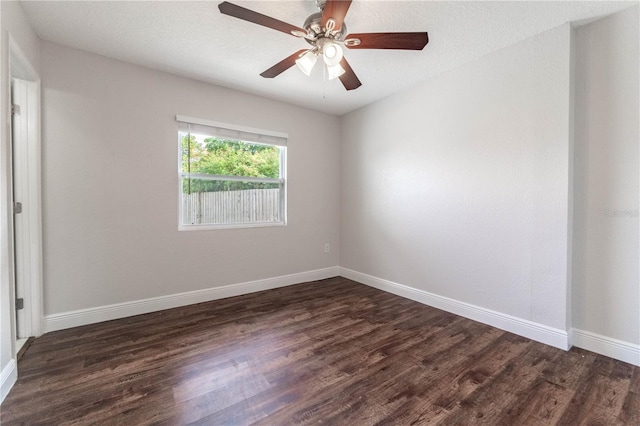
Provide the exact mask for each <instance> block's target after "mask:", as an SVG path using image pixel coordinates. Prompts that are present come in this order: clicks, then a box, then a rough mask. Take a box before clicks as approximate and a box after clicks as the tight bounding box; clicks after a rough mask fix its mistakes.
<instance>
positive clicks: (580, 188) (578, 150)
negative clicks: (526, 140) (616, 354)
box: [573, 6, 640, 364]
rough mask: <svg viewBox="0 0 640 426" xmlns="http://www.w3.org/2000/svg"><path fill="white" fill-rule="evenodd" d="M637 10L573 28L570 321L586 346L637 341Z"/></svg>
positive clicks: (639, 328)
mask: <svg viewBox="0 0 640 426" xmlns="http://www.w3.org/2000/svg"><path fill="white" fill-rule="evenodd" d="M638 13H639V8H638V7H637V6H636V7H634V8H631V9H627V10H626V11H623V12H620V13H618V14H615V15H612V16H610V17H608V18H605V19H602V20H599V21H596V22H594V23H592V24H590V25H586V26H584V27H580V28H578V29H576V139H575V155H576V157H575V172H576V173H575V221H574V224H575V228H574V270H573V274H574V282H573V319H574V323H573V324H574V327H575V328H576V329H578V330H580V332H581V333H582V334H584V333H586V334H587V335H586V336H581V339H582V340H584V339H587V342H582V343H583V344H585V343H587V344H589V339H590V338H593V337H594V336H593V334H595V335H600V336H606V337H608V338H613V339H618V340H621V341H623V342H628V343H632V344H636V345H638V344H640V293H639V288H638V287H639V282H640V277H639V275H638V259H639V257H640V253H639V250H638V235H639V232H638V231H639V229H638V209H639V208H640V205H639V200H638V195H639V191H640V188H639V179H640V176H639V174H638V170H639V169H640V164H639V158H638V156H639V152H638V141H639V140H640V134H639V131H638V120H639V117H640V111H639V109H638V104H639V103H640V99H639V96H638V91H639V87H638V79H639V76H638V68H639V66H640V64H639V62H638V51H639V49H640V47H639V45H638ZM595 337H597V336H595ZM590 348H591V347H590ZM592 349H594V350H597V348H592ZM636 359H637V361H636V363H638V364H640V354H638V356H637V358H636Z"/></svg>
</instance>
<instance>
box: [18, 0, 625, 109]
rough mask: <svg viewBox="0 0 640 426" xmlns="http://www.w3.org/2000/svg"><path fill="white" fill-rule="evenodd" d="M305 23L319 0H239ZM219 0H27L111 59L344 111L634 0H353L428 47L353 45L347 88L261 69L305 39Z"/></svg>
mask: <svg viewBox="0 0 640 426" xmlns="http://www.w3.org/2000/svg"><path fill="white" fill-rule="evenodd" d="M232 2H233V3H235V4H238V5H241V6H243V7H246V8H249V9H252V10H254V11H257V12H260V13H263V14H266V15H269V16H272V17H274V18H276V19H279V20H282V21H285V22H288V23H291V24H293V25H297V26H302V24H303V22H304V20H305V18H306V17H307V16H308V15H310V14H311V13H314V12H317V11H318V9H317V7H316V3H315V0H298V1H293V0H292V1H271V0H263V1H233V0H232ZM218 3H219V2H218V1H214V2H185V1H177V2H176V1H150V2H141V1H106V2H102V1H101V2H93V1H88V2H84V1H23V2H22V5H23V8H24V10H25V12H26V14H27V17H28V18H29V20H30V22H31V24H32V25H33V27H34V29H35V31H36V33H37V34H38V35H39V36H40V38H41V39H44V40H49V41H53V42H56V43H59V44H63V45H66V46H71V47H74V48H78V49H82V50H85V51H89V52H94V53H97V54H100V55H104V56H107V57H111V58H116V59H120V60H123V61H127V62H131V63H135V64H139V65H143V66H147V67H151V68H156V69H159V70H163V71H168V72H171V73H175V74H179V75H183V76H187V77H191V78H195V79H198V80H202V81H206V82H211V83H215V84H218V85H221V86H225V87H230V88H234V89H239V90H242V91H245V92H250V93H255V94H259V95H264V96H267V97H270V98H273V99H278V100H283V101H286V102H290V103H293V104H297V105H302V106H305V107H308V108H312V109H316V110H320V111H324V112H328V113H332V114H336V115H342V114H344V113H347V112H349V111H352V110H354V109H357V108H359V107H362V106H364V105H366V104H369V103H371V102H373V101H376V100H378V99H381V98H383V97H386V96H389V95H391V94H393V93H395V92H397V91H399V90H402V89H404V88H406V87H408V86H410V85H413V84H415V83H418V82H420V81H423V80H425V79H427V78H429V77H432V76H435V75H437V74H440V73H443V72H445V71H447V70H450V69H452V68H455V67H457V66H459V65H461V64H464V63H466V62H470V61H472V60H474V59H477V58H479V57H482V56H484V55H487V54H488V53H491V52H493V51H496V50H498V49H501V48H503V47H506V46H509V45H511V44H514V43H517V42H518V41H521V40H524V39H526V38H528V37H531V36H533V35H535V34H539V33H541V32H544V31H546V30H549V29H551V28H554V27H557V26H559V25H562V24H564V23H566V22H569V21H582V20H589V19H593V18H597V17H602V16H606V15H608V14H611V13H614V12H617V11H620V10H622V9H625V8H627V7H631V6H633V5H634V4H637V1H634V2H609V1H605V2H588V1H584V2H565V1H557V2H553V1H551V2H525V1H512V2H487V1H476V2H437V1H389V0H388V1H368V0H355V1H354V2H353V3H352V5H351V8H350V9H349V13H348V14H347V17H346V20H345V23H346V25H347V27H348V29H349V32H383V31H389V32H393V31H428V32H429V39H430V41H429V44H428V45H427V47H426V48H425V49H424V50H423V51H417V52H416V51H392V50H347V51H346V52H345V56H346V57H347V58H348V60H349V62H350V64H351V66H352V67H353V69H354V71H355V72H356V74H357V75H358V77H359V78H360V80H361V81H362V83H363V85H362V87H360V88H359V89H357V90H353V91H350V92H347V91H346V90H344V88H343V87H342V84H341V83H340V82H339V81H338V80H333V81H324V79H323V75H322V71H321V69H322V68H321V67H318V66H317V67H316V68H315V69H314V71H315V72H314V73H312V75H311V77H307V76H305V75H304V74H302V72H300V71H299V70H298V69H297V68H296V67H293V68H291V69H289V70H288V71H285V72H284V73H283V74H281V75H280V76H278V77H276V78H275V79H264V78H262V77H260V75H259V74H260V73H261V72H262V71H264V70H265V69H267V68H269V67H270V66H272V65H273V64H275V63H276V62H279V61H280V60H282V59H284V58H285V57H286V56H289V55H290V54H291V53H293V52H294V51H296V50H299V49H303V48H305V47H307V46H308V45H307V43H306V42H304V41H303V40H301V39H298V38H295V37H293V36H289V35H287V34H284V33H281V32H278V31H274V30H271V29H269V28H265V27H262V26H259V25H255V24H252V23H249V22H246V21H242V20H239V19H236V18H232V17H230V16H226V15H222V14H221V13H220V12H219V11H218Z"/></svg>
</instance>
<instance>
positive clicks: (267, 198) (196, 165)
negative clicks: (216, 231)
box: [176, 116, 287, 230]
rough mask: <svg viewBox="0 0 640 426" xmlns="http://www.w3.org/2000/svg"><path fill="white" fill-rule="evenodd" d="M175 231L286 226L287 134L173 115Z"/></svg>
mask: <svg viewBox="0 0 640 426" xmlns="http://www.w3.org/2000/svg"><path fill="white" fill-rule="evenodd" d="M176 120H177V121H178V124H179V125H178V129H179V130H178V147H179V153H178V156H179V159H178V175H179V182H180V224H179V225H180V226H179V229H182V230H187V229H203V228H220V227H251V226H268V225H284V224H285V223H286V186H285V182H286V181H285V171H286V142H287V135H285V134H281V133H276V132H269V131H263V130H257V129H251V128H245V127H239V126H233V125H226V124H221V123H216V122H213V121H209V120H202V119H197V118H191V117H184V116H177V117H176Z"/></svg>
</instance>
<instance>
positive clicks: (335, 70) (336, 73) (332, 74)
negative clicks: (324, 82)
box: [327, 64, 345, 80]
mask: <svg viewBox="0 0 640 426" xmlns="http://www.w3.org/2000/svg"><path fill="white" fill-rule="evenodd" d="M344 72H345V71H344V68H342V67H341V66H340V64H336V65H331V66H329V65H327V74H328V77H329V80H333V79H334V78H338V77H340V76H341V75H342V74H344Z"/></svg>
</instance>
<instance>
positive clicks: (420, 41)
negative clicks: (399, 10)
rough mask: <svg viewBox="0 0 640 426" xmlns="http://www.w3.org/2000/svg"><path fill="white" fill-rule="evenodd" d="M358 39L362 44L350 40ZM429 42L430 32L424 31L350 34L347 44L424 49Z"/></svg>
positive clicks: (349, 45) (372, 47)
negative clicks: (352, 42)
mask: <svg viewBox="0 0 640 426" xmlns="http://www.w3.org/2000/svg"><path fill="white" fill-rule="evenodd" d="M350 39H358V40H360V44H355V45H352V44H351V43H350V42H349V40H350ZM427 43H429V34H427V33H426V32H424V33H361V34H349V35H348V36H347V37H346V38H345V44H344V45H345V46H347V47H348V48H349V49H402V50H422V49H424V47H425V46H426V45H427Z"/></svg>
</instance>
